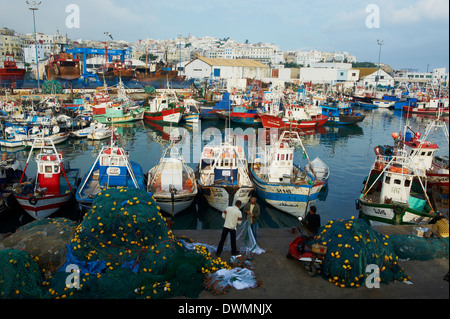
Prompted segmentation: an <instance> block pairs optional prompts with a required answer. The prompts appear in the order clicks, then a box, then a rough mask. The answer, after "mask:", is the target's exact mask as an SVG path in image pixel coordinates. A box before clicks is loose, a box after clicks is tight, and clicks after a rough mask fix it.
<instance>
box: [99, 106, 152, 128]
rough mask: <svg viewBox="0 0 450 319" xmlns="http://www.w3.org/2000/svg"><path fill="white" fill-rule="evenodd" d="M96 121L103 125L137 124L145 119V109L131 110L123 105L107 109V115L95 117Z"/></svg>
mask: <svg viewBox="0 0 450 319" xmlns="http://www.w3.org/2000/svg"><path fill="white" fill-rule="evenodd" d="M93 118H94V120H96V121H98V122H99V123H103V124H115V123H128V122H136V121H139V120H142V119H143V118H144V110H143V109H129V108H127V107H124V106H122V105H120V106H110V107H107V108H105V113H103V114H96V115H93Z"/></svg>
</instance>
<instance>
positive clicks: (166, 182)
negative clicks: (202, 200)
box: [147, 143, 198, 215]
mask: <svg viewBox="0 0 450 319" xmlns="http://www.w3.org/2000/svg"><path fill="white" fill-rule="evenodd" d="M147 180H148V183H147V192H149V193H150V192H151V193H153V197H154V198H155V201H156V203H157V204H158V206H159V207H160V208H161V210H162V211H164V212H166V213H168V214H172V215H176V214H178V213H179V212H181V211H183V210H185V209H186V208H188V207H189V206H190V205H191V204H192V202H193V201H194V199H195V196H197V193H198V188H197V182H196V180H195V174H194V170H193V169H192V168H190V167H189V166H188V165H187V164H186V162H185V161H184V159H183V157H182V155H181V154H180V152H179V150H178V148H177V147H174V144H173V143H171V144H170V146H169V147H167V148H166V149H165V150H164V152H163V154H162V156H161V158H160V160H159V163H158V165H156V166H155V167H153V168H151V169H150V171H149V172H148V179H147Z"/></svg>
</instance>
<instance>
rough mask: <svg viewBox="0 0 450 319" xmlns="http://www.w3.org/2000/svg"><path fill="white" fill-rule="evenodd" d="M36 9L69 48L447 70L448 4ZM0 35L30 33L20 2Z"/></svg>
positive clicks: (350, 1) (191, 1) (192, 0)
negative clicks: (176, 50)
mask: <svg viewBox="0 0 450 319" xmlns="http://www.w3.org/2000/svg"><path fill="white" fill-rule="evenodd" d="M40 1H41V4H40V6H39V10H38V11H36V28H37V32H42V33H46V34H55V33H56V30H57V29H58V30H59V32H60V33H62V34H67V36H68V37H69V38H70V39H72V40H75V39H86V40H98V41H104V40H105V39H106V37H105V35H104V32H110V33H111V34H112V36H113V38H114V39H115V40H125V41H130V42H135V41H138V40H140V39H146V38H151V39H160V40H167V39H173V38H176V37H177V36H179V35H183V36H187V35H189V34H190V35H191V36H195V37H204V36H212V37H217V38H226V37H230V38H232V39H234V40H236V41H238V42H245V40H249V42H250V43H258V42H263V43H274V44H276V45H278V46H279V47H280V49H281V50H283V51H287V50H296V49H301V50H312V49H315V50H319V51H327V52H344V51H345V52H348V53H350V54H352V55H355V56H356V58H357V61H359V62H364V61H370V62H374V63H377V62H378V59H380V62H381V63H385V64H388V65H390V66H391V67H393V68H394V69H397V70H399V69H405V68H406V69H415V70H417V71H419V72H425V71H426V70H427V69H428V70H429V71H431V70H433V69H434V68H442V67H445V68H446V69H447V72H448V70H449V1H448V0H393V1H392V0H378V1H372V0H369V1H364V0H335V1H333V0H316V1H304V0H208V1H206V0H163V1H161V0H158V1H156V0H121V1H118V0H40ZM29 2H32V1H30V0H29ZM38 2H39V0H38ZM70 5H75V6H76V7H77V8H78V9H79V19H78V21H79V25H76V24H73V22H74V21H77V20H75V19H73V17H74V14H76V12H75V11H73V10H70V8H71V7H70ZM72 7H73V6H72ZM68 8H69V9H68ZM66 9H67V11H66ZM66 20H69V24H68V23H66ZM70 22H72V23H70ZM0 27H8V28H10V29H13V30H15V31H16V32H18V33H30V32H33V17H32V12H31V11H30V10H28V5H27V4H26V1H25V0H18V1H17V0H0ZM377 40H382V41H383V42H382V45H381V46H380V45H379V44H378V41H377ZM380 49H381V51H380Z"/></svg>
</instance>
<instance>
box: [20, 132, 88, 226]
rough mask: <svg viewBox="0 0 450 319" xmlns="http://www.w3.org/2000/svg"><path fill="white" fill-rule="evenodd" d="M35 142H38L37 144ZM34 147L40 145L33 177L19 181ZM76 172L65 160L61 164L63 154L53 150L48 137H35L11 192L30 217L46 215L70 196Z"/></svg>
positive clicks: (72, 193) (40, 217) (65, 201)
mask: <svg viewBox="0 0 450 319" xmlns="http://www.w3.org/2000/svg"><path fill="white" fill-rule="evenodd" d="M36 143H39V145H38V146H36ZM35 148H40V152H39V153H38V154H37V156H36V158H35V161H36V164H37V175H36V178H34V179H32V180H31V181H25V182H22V181H23V177H24V175H25V171H26V169H27V166H28V163H29V161H30V158H31V155H32V154H33V151H34V150H35ZM79 172H80V170H79V169H73V168H72V169H71V168H69V166H68V163H64V161H63V156H62V154H61V153H58V152H57V151H56V148H55V145H54V144H53V141H52V140H51V139H46V138H37V139H35V143H33V145H32V147H31V150H30V153H29V155H28V159H27V163H26V165H25V168H24V170H23V174H22V177H21V178H20V181H19V183H18V184H15V185H14V186H13V195H14V197H15V198H16V199H17V201H18V202H19V204H20V206H22V208H23V209H24V210H25V212H27V213H28V214H29V215H30V216H31V217H33V218H34V219H42V218H46V217H48V216H50V215H51V214H53V213H55V212H56V211H57V210H59V209H60V208H62V207H63V206H64V205H65V204H67V203H68V202H69V201H70V200H71V199H72V198H73V196H74V191H75V188H76V187H77V186H78V184H79Z"/></svg>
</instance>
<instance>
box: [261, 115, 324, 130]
mask: <svg viewBox="0 0 450 319" xmlns="http://www.w3.org/2000/svg"><path fill="white" fill-rule="evenodd" d="M259 116H260V118H261V121H262V125H263V127H264V128H280V129H303V128H315V127H319V126H323V125H324V124H325V123H326V122H327V121H328V116H325V115H318V116H316V117H314V118H312V119H311V120H289V121H283V119H282V118H281V117H278V116H274V115H269V114H260V115H259Z"/></svg>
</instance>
